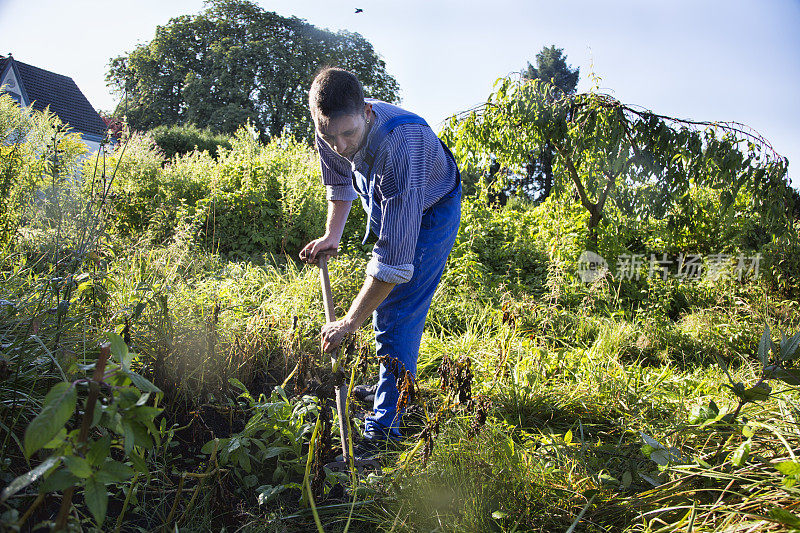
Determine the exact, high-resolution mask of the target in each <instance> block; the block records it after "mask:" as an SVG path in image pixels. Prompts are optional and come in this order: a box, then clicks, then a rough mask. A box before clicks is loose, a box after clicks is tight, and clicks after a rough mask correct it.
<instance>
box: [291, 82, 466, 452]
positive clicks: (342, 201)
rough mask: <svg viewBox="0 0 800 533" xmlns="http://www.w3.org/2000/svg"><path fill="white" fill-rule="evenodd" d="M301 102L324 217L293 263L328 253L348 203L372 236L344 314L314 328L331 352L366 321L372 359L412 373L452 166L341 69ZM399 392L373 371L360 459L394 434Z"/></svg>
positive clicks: (440, 147) (429, 134) (455, 202)
mask: <svg viewBox="0 0 800 533" xmlns="http://www.w3.org/2000/svg"><path fill="white" fill-rule="evenodd" d="M308 99H309V109H310V111H311V117H312V119H313V120H314V125H315V128H316V143H317V148H318V150H319V154H320V161H321V166H322V181H323V183H324V184H325V186H326V196H327V200H328V217H327V223H326V231H325V234H324V235H323V236H322V237H320V238H319V239H315V240H313V241H311V242H310V243H308V244H307V245H306V246H305V247H304V248H303V250H302V251H301V252H300V258H301V259H302V260H304V261H306V262H309V263H316V262H317V259H318V258H319V257H320V256H321V255H324V256H331V255H334V254H335V253H336V250H337V248H338V246H339V241H340V240H341V237H342V233H343V231H344V226H345V222H346V221H347V216H348V214H349V212H350V207H351V204H352V201H353V200H355V199H356V198H357V197H360V198H361V202H362V204H363V206H364V209H365V210H366V211H367V220H368V228H367V236H368V235H369V232H370V231H372V232H374V233H375V234H376V235H377V237H378V239H377V242H376V243H375V246H374V248H373V251H372V258H371V260H370V261H369V263H368V264H367V269H366V270H367V272H366V273H367V275H366V279H365V281H364V285H363V286H362V288H361V291H360V292H359V293H358V296H357V297H356V298H355V300H354V301H353V303H352V305H351V306H350V309H349V311H348V312H347V314H346V315H345V316H344V317H343V318H342V319H340V320H337V321H335V322H331V323H328V324H326V325H325V326H323V327H322V340H323V349H324V350H325V351H326V352H333V351H334V350H335V349H336V348H337V347H338V346H339V345H340V344H341V343H342V341H343V340H344V339H345V337H346V336H347V335H348V334H351V333H354V332H355V331H357V330H358V328H359V327H360V326H361V324H362V323H363V322H364V320H366V318H367V317H368V316H369V315H370V314H372V315H373V327H374V329H375V341H376V348H377V354H378V356H379V357H382V356H387V357H389V358H390V359H397V361H398V363H399V364H398V367H399V368H400V370H401V371H403V370H408V371H410V372H411V374H412V375H414V376H416V371H417V357H418V355H419V345H420V339H421V337H422V329H423V327H424V325H425V317H426V316H427V313H428V308H429V307H430V303H431V299H432V297H433V293H434V291H435V290H436V286H437V285H438V284H439V280H440V279H441V275H442V271H443V270H444V266H445V262H446V260H447V256H448V255H449V254H450V250H451V249H452V247H453V243H454V242H455V239H456V234H457V233H458V225H459V222H460V217H461V179H460V175H459V172H458V168H457V167H456V163H455V160H454V159H453V156H452V154H451V153H450V151H449V150H448V149H447V148H446V147H445V146H444V144H442V143H441V141H439V139H438V138H437V137H436V135H435V133H434V132H433V131H432V130H431V128H430V127H428V125H427V124H426V123H425V122H424V120H422V119H421V118H420V117H418V116H416V115H413V114H410V113H408V112H406V111H404V110H402V109H400V108H399V107H396V106H393V105H391V104H387V103H385V102H381V101H378V100H371V99H365V98H364V93H363V89H362V87H361V84H360V82H359V81H358V79H357V78H356V77H355V76H354V75H353V74H351V73H350V72H347V71H345V70H342V69H336V68H326V69H324V70H322V71H321V72H320V73H319V74H318V75H317V77H316V78H315V79H314V82H313V83H312V85H311V89H310V91H309V98H308ZM366 238H367V237H366V236H365V238H364V240H365V241H366ZM398 394H399V393H398V390H397V387H396V384H395V376H394V375H393V374H392V373H391V372H390V371H389V369H387V368H386V366H385V365H383V364H382V365H381V369H380V376H379V381H378V384H377V388H376V392H375V399H374V404H373V411H374V413H373V415H372V416H370V417H367V419H366V425H365V431H364V441H362V444H361V445H360V446H359V450H360V451H361V455H365V454H366V453H369V451H370V450H376V449H379V448H380V447H382V446H383V445H385V444H386V441H387V439H388V440H394V439H398V438H399V437H400V431H399V426H400V416H401V414H402V413H398V412H397V407H396V406H397V399H398ZM356 455H359V451H357V452H356Z"/></svg>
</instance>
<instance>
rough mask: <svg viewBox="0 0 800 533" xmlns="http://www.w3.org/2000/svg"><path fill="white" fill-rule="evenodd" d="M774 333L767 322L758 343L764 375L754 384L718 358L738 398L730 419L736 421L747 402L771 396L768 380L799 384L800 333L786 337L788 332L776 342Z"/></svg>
mask: <svg viewBox="0 0 800 533" xmlns="http://www.w3.org/2000/svg"><path fill="white" fill-rule="evenodd" d="M771 335H772V334H771V331H770V328H769V325H765V327H764V333H763V334H762V336H761V341H760V342H759V344H758V358H759V361H760V362H761V366H762V374H761V377H760V378H759V379H758V381H757V382H756V383H755V384H753V385H752V386H751V387H747V386H745V384H744V383H742V382H741V381H735V380H734V379H733V378H732V377H731V375H730V373H729V372H728V367H727V365H726V364H725V363H724V361H722V360H721V359H719V360H718V363H719V365H720V366H721V367H722V369H723V370H724V371H725V375H726V376H727V378H728V381H729V382H730V384H726V385H725V386H726V387H727V388H729V389H730V390H731V391H732V392H733V394H734V395H735V396H736V397H737V399H738V400H739V405H738V406H737V407H736V410H735V411H734V412H733V414H732V417H731V418H732V420H731V421H734V420H736V417H737V416H738V415H739V411H741V409H742V407H744V406H745V405H746V404H748V403H751V402H759V401H763V400H766V399H767V398H769V396H770V395H771V394H772V393H773V392H772V386H771V385H770V384H769V381H771V380H776V379H777V380H780V381H783V382H784V383H786V384H788V385H791V386H793V387H796V386H798V385H800V367H798V365H797V361H798V359H799V358H800V332H798V333H797V334H795V335H794V336H792V337H787V336H786V334H785V333H782V334H781V340H780V343H776V342H775V341H773V340H772V336H771Z"/></svg>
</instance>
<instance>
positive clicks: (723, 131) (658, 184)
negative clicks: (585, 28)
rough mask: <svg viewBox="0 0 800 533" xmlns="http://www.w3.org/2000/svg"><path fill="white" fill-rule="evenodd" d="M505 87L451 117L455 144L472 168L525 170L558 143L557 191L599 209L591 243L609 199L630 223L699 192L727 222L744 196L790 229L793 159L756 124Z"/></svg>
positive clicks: (674, 207) (672, 208)
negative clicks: (711, 194)
mask: <svg viewBox="0 0 800 533" xmlns="http://www.w3.org/2000/svg"><path fill="white" fill-rule="evenodd" d="M495 89H496V90H495V91H494V93H492V95H491V96H490V98H489V100H488V102H487V103H486V104H485V105H484V106H482V107H481V108H478V109H476V110H472V111H470V112H468V113H466V114H464V115H462V116H457V117H454V118H453V119H452V120H451V123H450V124H449V126H448V127H447V128H446V129H445V131H444V137H445V141H446V142H448V144H449V145H450V146H451V147H453V148H454V152H455V153H456V154H457V156H458V157H459V158H460V160H461V161H462V164H463V165H465V166H466V167H467V168H468V169H470V168H473V169H474V168H487V167H488V166H489V165H490V162H491V158H492V157H494V158H496V160H497V162H498V163H499V164H500V165H502V166H504V167H507V168H509V169H511V170H512V171H515V172H520V169H521V168H522V167H524V165H526V164H527V163H528V162H529V161H530V158H531V155H532V150H533V151H534V152H535V151H536V150H540V149H542V147H549V146H551V147H552V148H553V149H554V154H555V157H554V161H553V165H554V183H553V192H554V193H555V194H563V193H565V192H566V193H568V194H570V195H572V197H574V198H575V199H576V200H577V201H578V202H580V204H581V205H582V206H583V207H584V208H585V209H586V210H587V211H588V212H589V215H590V217H589V222H588V228H587V229H588V237H589V242H588V244H589V246H590V247H591V246H595V247H596V243H597V233H596V228H597V225H598V224H599V223H600V221H601V220H602V219H603V218H604V216H605V215H606V214H607V211H608V210H607V209H606V206H607V202H608V203H609V204H614V205H615V207H616V208H617V209H616V211H617V212H621V213H624V215H625V216H626V217H627V218H628V219H629V220H642V219H645V218H649V217H655V218H664V217H667V216H671V217H673V218H675V217H677V216H678V215H680V213H681V212H683V211H685V210H686V209H684V208H685V207H686V206H688V205H689V203H690V191H691V189H692V188H694V187H706V188H709V189H711V190H714V191H717V192H718V195H719V196H718V199H719V206H720V209H719V213H718V214H717V216H718V219H719V223H720V224H725V223H726V222H728V223H729V222H730V221H731V220H733V219H735V217H736V215H737V211H736V209H735V208H734V204H735V203H736V200H737V198H740V197H741V196H742V195H744V197H745V198H747V202H748V204H749V205H748V206H747V209H750V210H754V211H757V212H758V213H760V215H761V217H762V220H763V221H764V223H765V224H767V225H769V226H770V227H771V228H772V231H780V228H781V227H784V228H785V223H786V220H787V213H786V208H787V204H788V203H790V201H791V198H792V197H793V196H792V189H791V188H790V187H789V185H788V182H787V179H786V170H787V165H788V163H787V161H786V159H785V158H781V157H779V156H777V154H775V152H774V151H773V149H772V147H771V146H770V145H769V143H768V142H767V141H766V140H765V139H764V138H762V137H761V136H760V135H758V134H757V133H755V132H753V131H752V130H750V129H749V128H747V127H746V126H743V125H741V124H736V123H722V122H714V123H711V122H692V121H687V120H679V119H675V118H671V117H666V116H661V115H656V114H654V113H652V112H650V111H647V110H644V109H639V108H634V107H632V106H628V105H625V104H623V103H621V102H619V101H617V100H616V99H614V98H612V97H610V96H607V95H603V94H597V93H594V92H591V93H586V94H575V95H565V96H561V95H559V94H557V93H560V92H561V90H560V89H558V88H556V87H554V86H553V85H552V84H550V83H546V82H542V81H541V80H539V79H534V80H527V79H525V78H522V77H517V78H516V79H515V78H513V77H508V78H501V79H500V80H498V82H497V83H496V85H495ZM533 155H534V156H536V153H534V154H533ZM676 223H680V222H679V221H676Z"/></svg>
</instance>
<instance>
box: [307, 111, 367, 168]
mask: <svg viewBox="0 0 800 533" xmlns="http://www.w3.org/2000/svg"><path fill="white" fill-rule="evenodd" d="M371 110H372V104H367V105H366V106H364V112H363V113H356V114H352V115H339V116H337V117H336V118H328V117H324V116H321V115H317V116H315V117H314V126H315V127H316V128H317V133H318V134H319V136H320V137H321V138H322V140H323V141H325V143H326V144H327V145H328V146H330V147H331V149H332V150H333V151H335V152H336V153H337V154H339V155H340V156H342V157H344V158H346V159H348V160H350V161H352V160H353V157H354V156H355V155H356V152H358V151H359V150H360V149H361V147H362V146H363V145H364V143H365V142H366V138H367V133H368V131H369V128H368V122H367V120H368V118H367V117H368V116H370V113H371Z"/></svg>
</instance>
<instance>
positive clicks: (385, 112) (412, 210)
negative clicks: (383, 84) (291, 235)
mask: <svg viewBox="0 0 800 533" xmlns="http://www.w3.org/2000/svg"><path fill="white" fill-rule="evenodd" d="M367 102H368V103H371V104H372V111H373V112H374V113H375V123H374V124H373V125H372V128H371V129H370V132H369V134H368V139H367V143H365V146H366V145H368V144H369V141H370V140H371V139H372V136H373V134H374V133H375V131H377V130H378V126H380V125H381V124H383V123H384V122H386V121H387V120H389V119H391V118H392V117H395V116H397V115H405V114H407V112H406V111H404V110H403V109H401V108H399V107H397V106H394V105H392V104H387V103H386V102H381V101H379V100H372V99H367ZM316 142H317V148H318V150H319V154H320V164H321V167H322V182H323V183H324V184H325V187H326V191H327V192H326V196H327V199H328V200H344V201H353V200H355V199H356V198H357V197H358V196H359V195H358V194H357V193H356V190H355V188H354V187H353V176H354V173H355V172H360V173H361V174H362V175H364V174H366V173H367V171H368V165H367V163H366V162H364V155H365V152H366V148H362V149H361V150H359V151H358V152H357V153H356V154H355V155H354V156H353V161H352V162H350V161H348V160H347V159H346V158H344V157H342V156H340V155H339V154H337V153H336V152H335V151H334V150H333V149H332V148H331V147H330V146H328V144H327V143H325V141H323V140H322V139H321V138H320V137H319V135H317V136H316ZM372 174H373V179H372V182H371V183H372V187H371V190H370V191H367V194H370V195H371V196H372V206H373V207H372V220H371V221H370V226H371V228H372V230H373V231H374V232H375V233H376V234H377V235H378V241H377V242H376V243H375V247H374V248H373V249H372V258H371V259H370V261H369V263H368V264H367V274H368V275H370V276H372V277H374V278H376V279H379V280H381V281H385V282H388V283H405V282H407V281H409V280H410V279H411V277H412V276H413V275H414V265H413V261H414V250H415V248H416V245H417V237H418V236H419V230H420V225H421V223H422V214H423V212H424V211H425V210H426V209H428V208H430V207H431V206H433V205H434V204H435V203H436V202H438V201H439V200H441V199H442V198H443V197H444V196H445V195H447V194H448V193H450V192H451V191H452V190H453V189H454V188H455V187H456V185H457V183H456V179H457V175H458V173H457V171H456V166H455V162H454V161H453V160H452V158H450V156H448V155H447V154H446V153H445V151H444V148H443V147H442V145H441V142H440V141H439V138H438V137H436V134H435V133H434V132H433V130H432V129H431V128H430V127H429V126H426V125H422V124H402V125H400V126H398V127H396V128H395V129H394V130H392V131H391V132H390V133H389V135H387V136H386V139H384V141H383V142H382V143H381V144H380V145H379V146H378V148H377V151H376V154H375V162H374V164H373V167H372ZM361 202H362V204H363V205H364V208H365V209H366V211H367V214H368V216H369V213H370V210H369V207H368V206H369V198H368V197H366V196H364V197H361Z"/></svg>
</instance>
